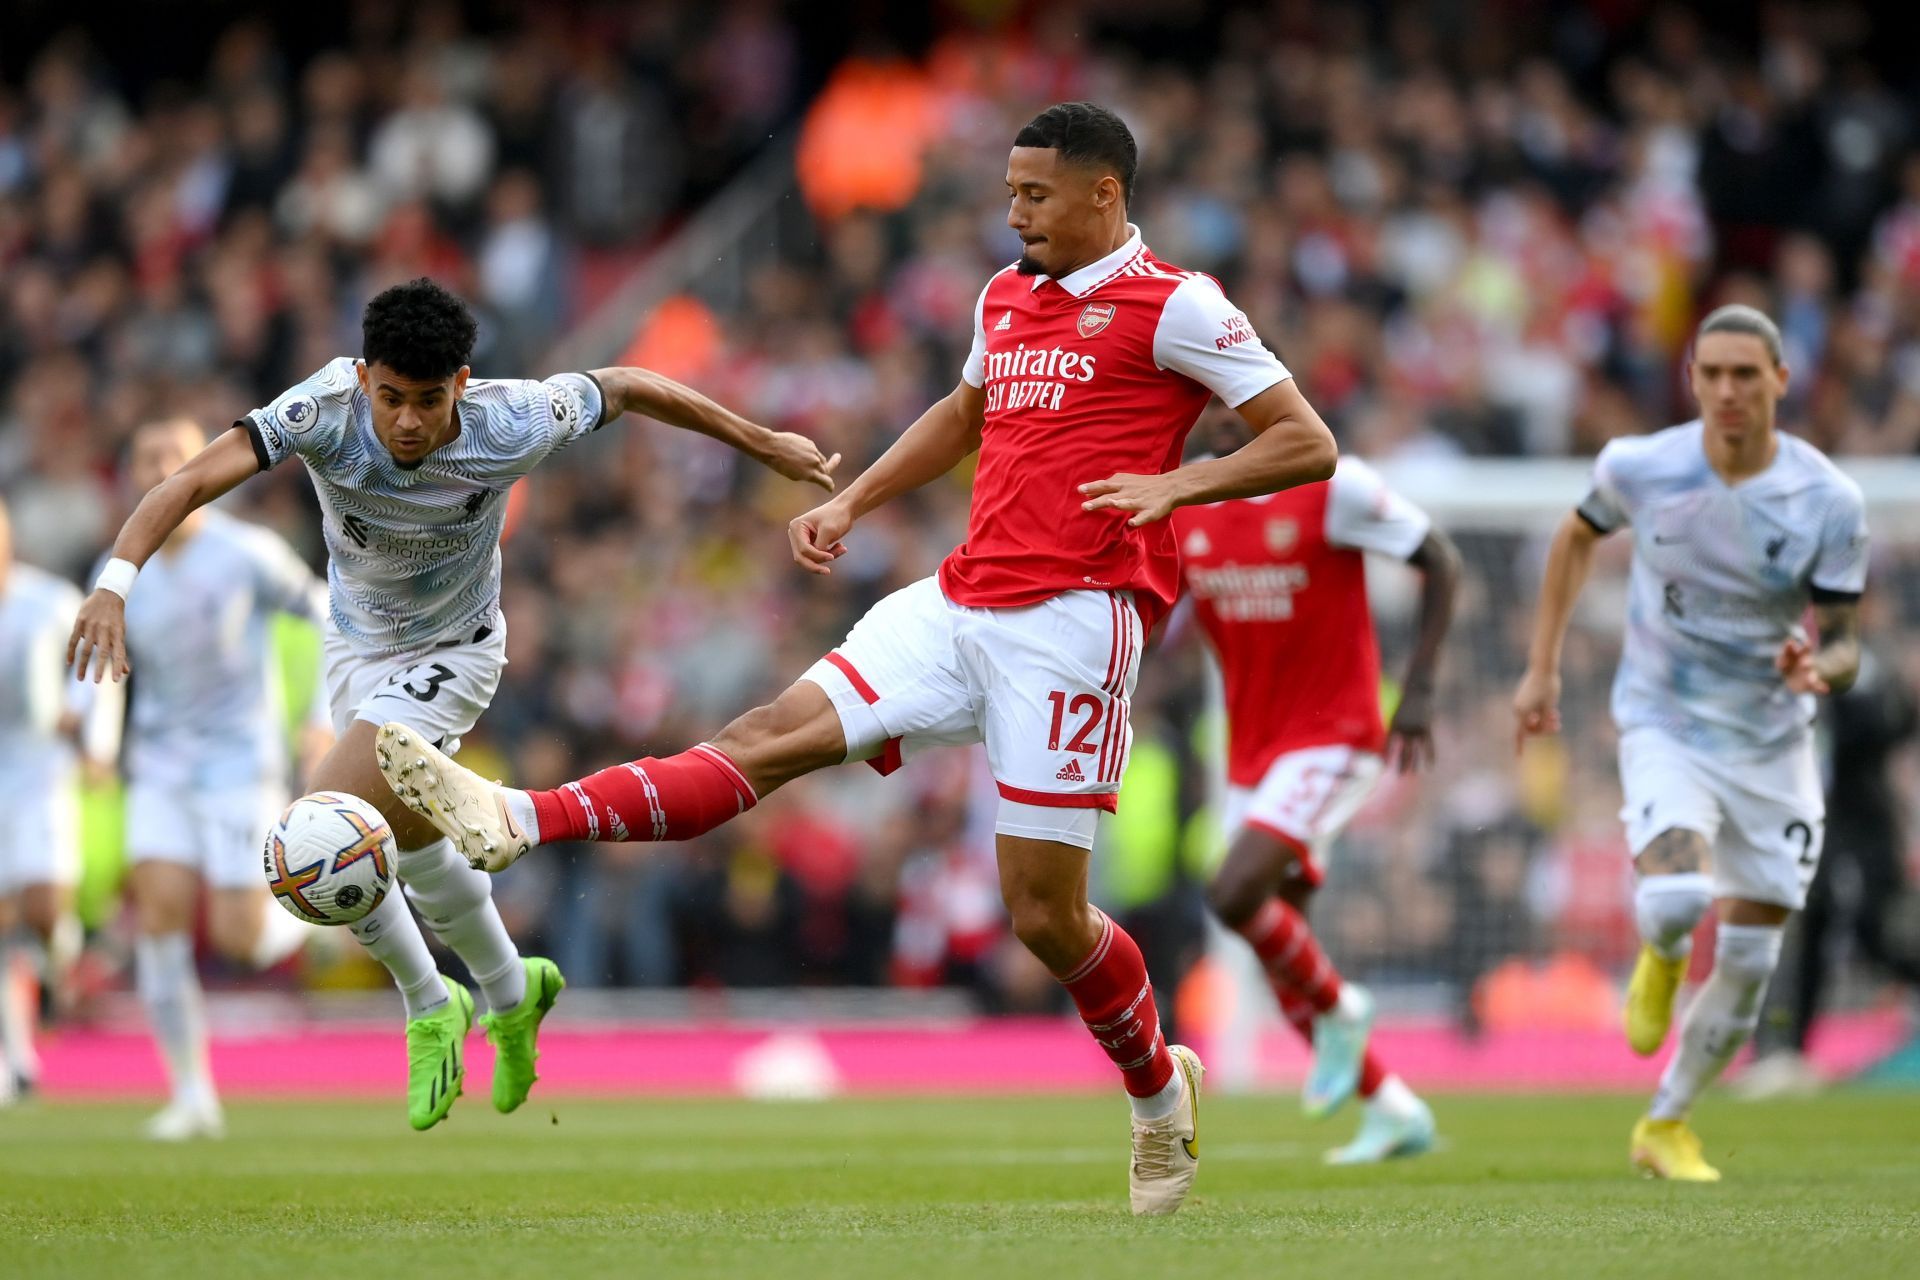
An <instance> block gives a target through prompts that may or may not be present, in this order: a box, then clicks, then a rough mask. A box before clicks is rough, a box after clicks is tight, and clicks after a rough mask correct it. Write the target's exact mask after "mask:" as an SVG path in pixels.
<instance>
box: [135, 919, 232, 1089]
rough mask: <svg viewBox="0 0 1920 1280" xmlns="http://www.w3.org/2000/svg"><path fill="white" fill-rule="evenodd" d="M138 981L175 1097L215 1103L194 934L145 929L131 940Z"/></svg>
mask: <svg viewBox="0 0 1920 1280" xmlns="http://www.w3.org/2000/svg"><path fill="white" fill-rule="evenodd" d="M133 956H134V970H135V985H136V986H137V987H138V988H139V990H140V1002H141V1003H142V1004H143V1005H145V1006H146V1009H147V1021H148V1022H150V1023H151V1024H152V1025H153V1038H154V1039H155V1040H156V1041H158V1042H159V1045H160V1057H161V1060H162V1061H163V1062H165V1063H166V1065H167V1078H168V1080H169V1081H171V1082H172V1085H173V1100H174V1101H175V1102H177V1103H182V1104H185V1105H189V1106H209V1105H213V1104H215V1103H217V1101H218V1099H217V1098H216V1096H215V1094H214V1090H213V1075H212V1073H211V1071H209V1070H208V1067H207V1012H206V1007H205V1002H204V1001H203V1000H202V998H201V994H200V975H199V973H198V972H196V971H195V969H194V966H193V939H192V938H191V937H190V936H188V935H187V934H184V933H162V934H153V935H147V934H143V935H141V936H140V937H139V938H137V939H135V940H134V944H133Z"/></svg>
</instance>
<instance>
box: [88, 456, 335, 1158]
mask: <svg viewBox="0 0 1920 1280" xmlns="http://www.w3.org/2000/svg"><path fill="white" fill-rule="evenodd" d="M206 443H207V438H206V433H205V432H203V431H202V430H201V429H200V427H199V425H198V424H197V423H194V422H192V421H189V420H187V419H183V418H171V419H167V420H164V421H160V422H154V423H149V424H148V425H146V426H144V427H142V428H140V429H139V430H138V431H136V432H135V433H134V436H133V440H132V445H131V449H130V452H129V455H128V460H127V480H128V482H129V484H130V485H131V486H132V488H133V489H134V491H135V492H137V493H140V494H146V493H148V492H151V491H152V490H153V489H154V488H155V487H157V486H158V485H159V484H160V483H161V482H163V481H164V480H166V478H167V477H168V476H170V475H172V474H173V473H174V472H176V471H178V470H180V468H181V467H183V466H185V465H186V464H187V461H188V459H190V458H192V457H193V456H194V455H195V454H197V453H199V452H200V451H201V450H202V449H203V448H205V447H206ZM326 606H327V595H326V587H325V585H324V584H323V583H321V582H320V581H319V580H318V579H316V578H315V577H314V576H313V574H312V573H310V572H308V570H307V566H306V565H305V564H304V563H302V561H301V560H300V557H299V556H298V555H297V554H296V553H295V552H294V550H293V548H292V547H290V546H288V545H287V544H286V542H285V541H283V540H282V539H281V538H280V536H279V535H278V534H275V533H273V532H271V531H269V530H267V529H263V528H260V527H259V526H257V525H251V524H247V523H245V522H244V521H240V520H236V519H234V518H233V517H232V516H229V515H227V514H226V513H224V512H222V511H217V510H212V509H210V508H204V507H203V508H201V509H199V510H197V511H194V512H192V513H190V514H189V515H188V516H187V517H186V518H185V519H184V520H182V521H181V522H180V523H179V525H178V526H176V527H175V529H174V531H173V533H172V534H171V535H170V536H169V537H168V538H167V540H166V541H165V542H164V543H162V544H161V546H160V549H159V551H158V552H156V553H155V554H154V556H153V558H152V559H151V560H149V561H148V562H147V565H146V568H145V571H144V572H143V573H142V574H141V576H140V580H139V582H138V583H136V584H135V586H134V588H133V591H132V592H131V594H129V595H128V597H127V610H126V616H127V653H128V656H129V657H130V658H131V659H132V661H133V662H134V664H135V665H137V666H138V668H139V671H140V678H139V679H138V680H137V681H134V682H133V686H132V707H131V709H130V714H129V715H128V716H127V722H128V723H127V741H126V749H125V769H126V776H127V782H128V789H127V856H128V860H129V861H130V862H131V863H132V877H131V886H130V887H131V893H132V898H133V905H134V909H135V914H136V916H137V919H138V921H139V937H138V939H137V940H136V942H135V943H134V963H135V977H136V985H137V988H138V990H139V992H140V999H141V1003H142V1004H144V1005H145V1006H146V1010H147V1020H148V1022H149V1023H150V1024H151V1026H152V1028H153V1034H154V1038H155V1040H157V1041H158V1043H159V1046H160V1053H161V1057H162V1059H163V1060H164V1061H165V1063H166V1066H167V1074H168V1077H169V1080H170V1081H171V1084H172V1100H171V1102H170V1103H169V1104H168V1106H167V1107H166V1109H165V1110H163V1111H161V1112H160V1113H159V1114H158V1115H156V1116H154V1117H153V1118H152V1120H150V1121H149V1122H148V1125H147V1134H148V1136H150V1137H153V1138H156V1139H160V1140H163V1141H180V1140H182V1139H186V1138H193V1137H218V1136H220V1134H221V1132H222V1130H223V1127H224V1126H223V1121H222V1116H221V1110H220V1101H219V1097H218V1095H217V1093H216V1092H215V1089H214V1082H213V1078H212V1075H211V1073H210V1072H209V1070H208V1065H207V1026H206V1016H205V1013H204V1011H203V1008H202V999H201V993H200V978H199V974H198V972H197V971H196V969H195V965H194V951H193V935H194V924H195V920H196V917H197V915H198V912H199V906H200V904H201V902H203V901H204V902H205V903H206V905H207V937H208V941H209V942H211V943H212V945H213V947H214V949H215V950H217V951H219V952H220V953H221V954H222V955H224V956H226V957H228V958H229V959H232V960H235V961H237V962H239V963H241V964H246V965H251V966H253V967H255V968H260V969H264V968H268V967H270V966H272V965H274V964H277V963H279V962H280V961H281V960H283V959H285V958H286V957H287V956H289V955H291V954H292V953H293V952H294V951H296V950H298V949H299V947H300V944H301V943H302V942H303V941H304V940H305V939H306V936H307V934H308V932H309V931H310V929H311V926H309V925H305V924H302V923H300V922H299V921H298V920H295V919H294V918H293V916H292V915H290V914H288V913H287V912H285V911H282V910H280V908H279V907H278V906H276V905H275V904H274V903H273V902H272V901H271V900H270V897H269V894H268V892H267V885H266V881H265V880H264V879H263V878H262V876H261V872H260V840H261V832H263V831H265V830H266V829H267V827H269V826H270V825H272V823H273V820H274V817H275V815H277V814H278V813H279V811H280V809H281V808H282V807H283V806H284V805H285V804H286V802H287V799H288V795H287V756H288V743H287V728H286V717H285V714H284V710H283V708H282V705H281V691H280V680H279V673H278V672H277V670H276V669H275V664H274V662H273V651H272V646H271V644H270V642H269V637H268V625H269V623H270V622H271V620H272V618H273V615H274V614H276V613H288V614H292V615H294V616H297V617H301V618H306V619H308V620H310V621H312V622H314V623H316V624H318V623H321V622H323V621H324V620H325V618H326ZM106 702H107V700H106V699H102V704H103V705H104V704H105V703H106ZM313 702H314V705H315V707H317V708H320V709H322V711H323V713H324V708H325V706H326V698H325V695H324V690H320V691H316V693H315V695H314V699H313ZM114 718H115V720H116V722H117V721H118V719H119V717H118V716H115V717H114ZM331 739H332V731H331V729H330V728H329V727H327V726H325V724H324V722H322V724H321V725H319V726H309V732H308V734H307V735H306V748H305V752H304V754H306V755H307V758H308V759H309V760H310V761H311V760H317V759H318V758H319V755H320V753H322V752H324V751H325V749H326V748H327V746H329V745H331ZM102 740H105V739H104V738H103V739H102Z"/></svg>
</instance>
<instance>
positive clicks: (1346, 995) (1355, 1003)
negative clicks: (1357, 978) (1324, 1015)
mask: <svg viewBox="0 0 1920 1280" xmlns="http://www.w3.org/2000/svg"><path fill="white" fill-rule="evenodd" d="M1331 1012H1332V1013H1334V1014H1336V1015H1337V1016H1339V1017H1341V1018H1345V1019H1347V1020H1348V1021H1352V1020H1354V1019H1356V1018H1358V1017H1359V1016H1360V1015H1361V1014H1362V1013H1364V1012H1366V1002H1365V1001H1363V1000H1361V998H1360V993H1359V992H1358V991H1355V990H1354V989H1353V984H1352V983H1351V982H1343V983H1341V984H1340V995H1339V996H1338V997H1337V998H1336V999H1335V1000H1334V1002H1333V1008H1332V1010H1331Z"/></svg>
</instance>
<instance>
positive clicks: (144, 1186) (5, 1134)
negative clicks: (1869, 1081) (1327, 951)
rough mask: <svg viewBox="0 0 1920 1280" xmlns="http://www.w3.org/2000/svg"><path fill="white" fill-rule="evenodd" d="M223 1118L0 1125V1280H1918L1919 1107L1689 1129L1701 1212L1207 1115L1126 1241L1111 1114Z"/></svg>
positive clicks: (1615, 1161)
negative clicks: (1350, 1158)
mask: <svg viewBox="0 0 1920 1280" xmlns="http://www.w3.org/2000/svg"><path fill="white" fill-rule="evenodd" d="M485 1103H486V1099H485V1098H484V1097H470V1098H467V1099H465V1100H464V1101H463V1102H462V1103H461V1104H460V1107H459V1108H458V1109H457V1110H456V1111H455V1112H454V1115H453V1119H452V1120H451V1121H450V1122H449V1123H448V1124H446V1125H444V1126H442V1127H441V1128H440V1129H438V1130H436V1131H434V1132H432V1133H428V1134H414V1133H411V1132H409V1131H408V1130H407V1129H406V1128H405V1125H404V1122H403V1121H402V1119H401V1109H400V1105H399V1102H398V1100H395V1101H393V1102H392V1103H390V1104H385V1105H375V1106H368V1105H366V1104H365V1103H362V1102H349V1101H340V1100H335V1101H328V1102H318V1103H315V1104H313V1105H311V1106H304V1107H289V1106H280V1105H271V1106H269V1105H241V1106H237V1107H235V1108H234V1109H233V1110H232V1112H231V1113H230V1116H229V1122H230V1126H231V1130H232V1134H231V1136H230V1137H229V1138H228V1140H227V1141H226V1142H224V1143H219V1144H211V1143H207V1144H199V1145H195V1146H191V1147H186V1148H166V1147H157V1146H152V1145H148V1144H145V1143H142V1142H139V1141H137V1140H134V1139H132V1138H130V1137H129V1136H128V1135H129V1134H131V1133H133V1132H135V1131H136V1130H137V1126H138V1123H139V1120H140V1119H141V1117H142V1115H143V1112H142V1111H141V1110H140V1109H137V1108H129V1107H125V1106H71V1105H63V1106H54V1105H41V1106H36V1107H29V1108H23V1109H20V1110H17V1111H14V1112H0V1275H4V1276H7V1277H17V1278H19V1280H25V1278H26V1277H41V1276H61V1277H68V1276H86V1277H95V1276H98V1277H108V1278H109V1280H133V1278H134V1277H144V1276H185V1277H193V1278H194V1280H216V1278H221V1277H228V1276H245V1277H268V1278H271V1280H284V1278H288V1277H299V1276H329V1277H352V1278H353V1280H373V1278H375V1277H386V1276H394V1277H406V1278H407V1280H421V1278H423V1277H431V1276H443V1275H444V1276H456V1275H457V1276H462V1277H472V1278H474V1280H494V1278H495V1277H499V1278H502V1280H505V1278H513V1280H520V1278H522V1277H525V1278H526V1280H560V1278H562V1277H571V1276H620V1277H640V1278H643V1280H651V1278H652V1277H666V1276H726V1277H741V1276H744V1277H749V1278H750V1280H785V1277H789V1276H813V1275H821V1276H832V1277H835V1280H861V1278H864V1277H870V1276H871V1277H888V1278H889V1280H897V1278H905V1280H939V1278H942V1277H949V1276H955V1277H961V1276H964V1277H967V1278H968V1280H998V1278H999V1277H1003V1276H1008V1277H1011V1276H1043V1277H1046V1278H1047V1280H1076V1278H1077V1277H1081V1276H1101V1277H1114V1278H1115V1280H1121V1278H1124V1277H1130V1276H1136V1275H1137V1276H1144V1277H1154V1278H1155V1280H1158V1278H1160V1277H1168V1278H1171V1277H1189V1276H1191V1277H1204V1278H1206V1280H1213V1278H1214V1277H1236V1276H1247V1277H1259V1278H1260V1280H1276V1278H1278V1277H1282V1276H1309V1277H1311V1276H1326V1277H1329V1278H1333V1277H1338V1280H1363V1278H1365V1277H1374V1276H1388V1277H1393V1278H1394V1280H1416V1278H1417V1280H1427V1278H1428V1277H1438V1276H1471V1277H1474V1280H1489V1278H1492V1277H1502V1276H1510V1275H1511V1276H1526V1277H1530V1278H1531V1277H1562V1276H1564V1277H1575V1276H1578V1277H1592V1276H1607V1275H1618V1276H1639V1275H1645V1276H1659V1277H1676V1276H1678V1277H1686V1276H1741V1277H1748V1278H1750V1277H1761V1276H1808V1275H1824V1276H1827V1277H1831V1278H1833V1280H1870V1278H1871V1277H1878V1276H1895V1275H1902V1276H1911V1275H1914V1274H1916V1271H1915V1268H1916V1265H1920V1264H1916V1262H1915V1257H1916V1249H1920V1097H1916V1096H1914V1095H1904V1094H1898V1093H1883V1094H1874V1093H1855V1094H1847V1095H1840V1096H1836V1097H1830V1098H1824V1099H1820V1100H1817V1101H1812V1102H1797V1103H1779V1104H1771V1105H1761V1106H1744V1105H1739V1104H1735V1103H1731V1102H1723V1101H1715V1102H1712V1103H1710V1104H1709V1105H1708V1106H1706V1107H1705V1108H1704V1109H1703V1111H1702V1114H1701V1115H1700V1116H1699V1118H1698V1119H1699V1127H1700V1129H1701V1131H1702V1133H1703V1135H1704V1136H1705V1138H1706V1142H1707V1152H1708V1156H1709V1158H1710V1159H1713V1160H1715V1161H1717V1162H1718V1163H1719V1164H1720V1166H1721V1168H1722V1169H1723V1170H1724V1171H1725V1173H1726V1175H1727V1178H1726V1181H1725V1182H1723V1183H1721V1184H1720V1185H1718V1186H1713V1187H1694V1186H1685V1187H1683V1186H1671V1185H1665V1184H1659V1183H1651V1182H1645V1181H1641V1180H1640V1179H1638V1178H1635V1177H1633V1176H1632V1175H1631V1174H1630V1173H1629V1172H1628V1170H1627V1167H1626V1141H1627V1130H1628V1128H1629V1127H1630V1126H1631V1124H1632V1122H1633V1120H1634V1118H1635V1115H1636V1113H1637V1109H1638V1105H1639V1104H1638V1101H1637V1100H1636V1099H1632V1098H1580V1099H1564V1098H1540V1097H1513V1098H1488V1097H1472V1098H1464V1097H1463V1098H1441V1099H1440V1100H1439V1102H1438V1106H1437V1110H1438V1112H1439V1115H1440V1121H1441V1128H1442V1130H1443V1132H1444V1133H1445V1135H1446V1137H1447V1139H1448V1145H1447V1147H1446V1149H1445V1150H1442V1151H1440V1152H1437V1153H1436V1154H1434V1155H1431V1156H1428V1157H1426V1158H1425V1159H1422V1160H1417V1161H1411V1162H1405V1163H1401V1164H1396V1165H1393V1166H1389V1167H1385V1168H1375V1169H1361V1170H1351V1169H1349V1170H1330V1169H1325V1168H1323V1167H1322V1166H1321V1165H1320V1163H1319V1159H1318V1156H1319V1150H1320V1148H1321V1147H1322V1146H1324V1145H1328V1144H1330V1143H1332V1142H1336V1141H1341V1140H1344V1139H1345V1137H1346V1136H1347V1134H1348V1132H1349V1131H1350V1127H1351V1125H1352V1123H1353V1117H1352V1116H1351V1115H1348V1116H1343V1117H1340V1118H1337V1119H1335V1120H1333V1121H1331V1122H1329V1123H1328V1124H1327V1125H1326V1126H1308V1125H1307V1124H1306V1123H1305V1122H1303V1121H1302V1120H1301V1119H1300V1118H1299V1116H1298V1115H1297V1113H1296V1112H1295V1111H1294V1109H1293V1106H1292V1104H1291V1102H1290V1100H1288V1099H1281V1098H1270V1099H1256V1098H1225V1097H1213V1098H1209V1099H1208V1103H1207V1107H1206V1109H1205V1111H1204V1112H1203V1120H1204V1128H1203V1130H1202V1154H1203V1160H1204V1162H1203V1166H1202V1169H1201V1172H1200V1180H1199V1185H1198V1187H1197V1189H1196V1191H1195V1194H1194V1198H1193V1199H1192V1200H1191V1201H1189V1203H1188V1205H1187V1207H1186V1208H1185V1209H1184V1210H1183V1211H1182V1212H1181V1213H1180V1214H1179V1215H1178V1216H1177V1217H1174V1218H1172V1219H1165V1220H1154V1221H1135V1220H1133V1219H1132V1218H1130V1217H1129V1216H1128V1215H1127V1212H1126V1167H1125V1145H1126V1136H1125V1135H1126V1119H1125V1110H1124V1106H1123V1104H1122V1103H1121V1102H1120V1101H1119V1100H1118V1099H1117V1098H1106V1097H1103V1098H1068V1099H1044V1100H1043V1099H1021V1100H1017V1101H990V1100H978V1099H951V1100H939V1101H921V1100H887V1101H859V1102H834V1103H821V1104H758V1105H756V1104H745V1103H728V1102H683V1101H674V1102H646V1103H643V1102H632V1101H621V1102H589V1101H584V1100H578V1099H569V1100H563V1101H560V1102H556V1103H552V1104H549V1105H541V1104H539V1102H538V1101H537V1099H536V1102H535V1103H533V1104H530V1105H529V1106H528V1107H527V1108H526V1110H525V1111H524V1112H523V1113H522V1114H520V1115H516V1116H511V1117H501V1116H496V1115H494V1114H493V1113H492V1112H490V1111H488V1110H487V1109H486V1105H485Z"/></svg>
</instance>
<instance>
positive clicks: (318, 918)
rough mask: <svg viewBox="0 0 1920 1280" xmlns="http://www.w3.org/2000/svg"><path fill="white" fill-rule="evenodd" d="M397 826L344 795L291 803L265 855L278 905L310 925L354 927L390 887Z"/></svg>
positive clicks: (357, 799)
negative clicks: (389, 823)
mask: <svg viewBox="0 0 1920 1280" xmlns="http://www.w3.org/2000/svg"><path fill="white" fill-rule="evenodd" d="M394 858H395V855H394V847H393V829H392V828H391V827H389V826H388V825H387V820H386V819H385V818H384V817H382V816H381V814H380V811H379V810H378V809H376V808H374V807H373V806H372V805H370V804H368V803H367V802H366V801H365V800H362V799H361V798H360V797H359V796H350V795H348V794H346V793H345V792H343V791H316V792H314V793H313V794H312V795H309V796H301V797H300V798H299V799H298V800H295V801H294V802H293V803H292V804H290V805H288V806H287V811H286V812H285V813H283V814H281V815H280V820H279V821H278V822H276V823H274V824H273V829H272V830H270V831H268V832H267V844H266V848H265V849H264V850H263V851H262V853H261V861H262V864H263V865H264V866H265V868H266V872H267V888H269V889H271V890H272V891H273V897H274V900H275V901H276V902H278V903H279V904H280V905H281V906H283V907H285V908H286V909H287V910H288V911H290V912H292V913H293V915H294V916H295V917H296V918H298V919H301V920H305V921H306V922H307V923H308V924H352V923H353V922H354V921H355V920H358V919H361V918H362V917H363V916H365V915H366V914H367V913H368V912H370V911H372V910H373V909H374V908H375V907H377V906H379V905H380V900H381V899H382V898H384V897H386V896H387V891H388V890H389V889H391V888H393V867H394Z"/></svg>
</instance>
